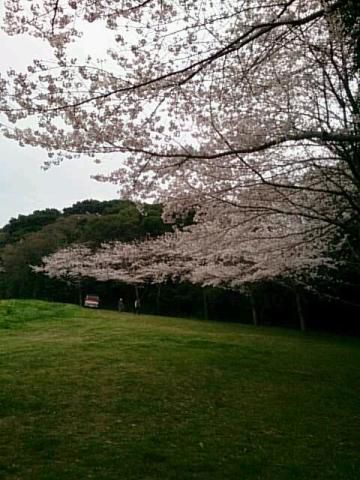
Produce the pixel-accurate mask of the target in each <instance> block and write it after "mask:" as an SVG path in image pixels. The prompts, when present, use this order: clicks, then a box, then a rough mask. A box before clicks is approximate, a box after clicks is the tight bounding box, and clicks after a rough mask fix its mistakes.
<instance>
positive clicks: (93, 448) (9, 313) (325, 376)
mask: <svg viewBox="0 0 360 480" xmlns="http://www.w3.org/2000/svg"><path fill="white" fill-rule="evenodd" d="M359 347H360V342H359V340H358V339H351V338H338V337H333V336H319V335H309V334H308V335H302V334H300V333H297V332H290V331H285V330H280V329H261V328H258V329H255V328H253V327H244V326H240V325H234V324H221V323H209V322H201V321H198V322H196V321H190V320H179V319H172V318H171V319H170V318H160V317H151V316H136V315H132V314H126V313H123V314H117V313H113V312H105V311H101V310H99V311H92V310H86V309H82V308H79V307H75V306H70V305H60V304H49V303H46V302H35V301H34V302H32V301H2V302H0V478H4V479H5V478H6V479H7V480H15V479H16V480H19V479H21V480H23V479H26V480H79V479H88V478H93V479H96V480H118V479H124V480H135V479H144V480H145V479H146V480H155V479H159V480H160V479H161V480H165V479H174V480H175V479H179V480H186V479H192V478H196V479H203V480H205V479H206V480H217V479H234V480H235V479H236V480H239V479H241V480H243V479H244V480H247V479H251V480H253V479H254V480H255V479H261V480H263V479H264V480H266V479H274V480H282V479H294V480H297V479H307V480H309V479H324V480H325V479H326V480H329V479H333V480H335V479H336V480H341V479H344V480H352V479H354V480H355V479H356V480H357V479H358V478H359V474H360V460H359V457H358V448H359V440H360V405H359V393H360V348H359Z"/></svg>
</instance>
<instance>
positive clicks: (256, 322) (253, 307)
mask: <svg viewBox="0 0 360 480" xmlns="http://www.w3.org/2000/svg"><path fill="white" fill-rule="evenodd" d="M249 297H250V304H251V314H252V321H253V324H254V325H255V327H257V326H258V325H259V318H258V314H257V310H256V302H255V297H254V295H253V293H252V292H250V293H249Z"/></svg>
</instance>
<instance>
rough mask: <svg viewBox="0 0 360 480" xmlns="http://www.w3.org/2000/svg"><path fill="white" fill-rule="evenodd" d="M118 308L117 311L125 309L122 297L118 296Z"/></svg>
mask: <svg viewBox="0 0 360 480" xmlns="http://www.w3.org/2000/svg"><path fill="white" fill-rule="evenodd" d="M118 310H119V312H123V311H124V310H125V305H124V300H123V299H122V298H119V302H118Z"/></svg>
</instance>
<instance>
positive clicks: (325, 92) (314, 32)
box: [0, 0, 360, 283]
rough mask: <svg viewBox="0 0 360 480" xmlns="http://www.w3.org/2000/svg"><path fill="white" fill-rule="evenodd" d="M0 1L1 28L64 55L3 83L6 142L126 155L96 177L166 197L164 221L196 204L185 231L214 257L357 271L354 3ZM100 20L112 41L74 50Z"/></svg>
mask: <svg viewBox="0 0 360 480" xmlns="http://www.w3.org/2000/svg"><path fill="white" fill-rule="evenodd" d="M5 5H6V17H5V20H6V30H7V32H8V33H9V34H10V35H16V34H21V33H26V34H30V35H34V36H36V37H38V38H40V39H42V40H44V41H46V42H48V44H49V46H50V47H51V48H52V49H53V52H54V59H55V60H54V62H55V63H52V64H51V65H50V66H49V65H48V63H47V62H46V61H44V60H43V59H38V58H37V59H34V61H33V63H32V64H30V65H29V66H28V68H27V70H26V71H25V72H18V71H15V70H11V71H10V72H8V73H7V74H6V75H2V76H1V78H0V91H1V100H0V110H1V111H2V113H3V114H4V115H5V116H6V117H7V120H8V121H9V122H12V123H13V124H16V125H15V127H14V128H12V129H10V128H8V129H6V130H5V132H4V133H5V134H6V135H7V136H8V137H10V138H13V139H15V140H17V141H18V142H20V143H21V144H28V145H33V146H39V147H41V148H45V149H47V150H48V152H49V163H51V162H53V161H55V162H58V161H61V159H62V158H64V157H73V156H76V155H79V154H87V155H89V156H92V157H95V158H96V159H98V158H99V159H101V158H102V157H103V156H105V155H106V154H114V153H116V154H119V155H120V156H121V160H119V169H118V170H117V171H115V172H112V173H110V174H109V175H108V176H102V177H99V180H108V181H111V182H114V183H117V184H119V188H120V190H121V192H122V193H123V194H124V195H130V196H132V198H135V199H146V198H154V197H155V198H157V199H158V200H160V201H162V202H163V203H164V205H165V212H164V216H165V218H166V219H167V220H169V221H171V220H174V219H175V218H177V217H179V216H182V215H186V214H187V213H188V212H190V211H191V212H192V213H193V214H194V217H193V218H194V224H193V225H191V226H189V227H187V228H185V229H184V231H183V234H184V237H183V241H182V240H181V238H180V237H179V236H178V237H177V240H178V242H179V243H180V244H183V245H184V252H183V253H184V255H194V254H195V253H196V252H197V251H200V250H202V251H203V252H208V253H209V255H207V253H206V254H204V262H205V263H206V261H208V262H210V260H209V259H211V258H213V257H214V254H215V253H216V252H217V251H218V250H219V249H220V250H222V251H226V252H227V258H228V259H231V258H232V259H233V262H234V263H236V262H237V259H242V261H245V262H248V263H249V262H251V264H252V265H255V267H254V268H255V270H256V271H257V272H258V275H257V277H256V278H257V279H259V278H260V277H261V275H260V273H261V272H264V278H265V276H266V278H268V277H269V276H273V277H275V276H277V275H278V274H279V268H278V266H279V265H285V266H286V268H285V270H284V272H285V273H291V274H292V272H295V271H299V270H300V271H303V269H304V268H308V267H309V268H311V269H314V268H315V269H319V268H320V269H321V268H323V267H325V266H329V262H330V260H331V261H332V262H333V266H336V265H339V264H341V263H342V262H343V261H344V258H345V259H346V260H348V264H349V265H351V266H353V267H354V268H355V270H356V269H357V270H358V267H359V249H358V245H359V240H360V238H359V235H360V233H359V232H360V228H359V213H360V202H359V193H360V191H359V186H360V162H359V145H360V143H359V142H360V130H359V128H360V127H359V120H360V115H359V113H360V112H359V108H360V105H359V69H358V66H359V61H358V59H359V56H358V55H359V42H358V35H357V34H358V31H359V7H357V6H356V5H355V2H352V1H350V0H286V1H281V2H273V1H272V0H241V1H233V2H222V1H214V0H205V1H202V2H198V1H195V0H190V1H189V0H186V1H185V0H171V1H168V0H147V1H142V2H141V1H139V0H128V1H126V2H114V1H110V0H100V1H97V2H92V3H90V2H87V1H85V0H78V1H74V0H63V1H61V0H56V1H53V0H45V1H42V2H38V1H33V2H31V7H30V6H23V4H22V2H20V1H19V0H7V1H6V2H5ZM95 25H97V26H99V28H100V27H102V28H103V29H105V30H107V32H108V34H109V35H108V37H109V38H111V41H110V40H109V45H107V47H108V48H106V49H104V55H103V57H102V58H94V57H93V56H92V55H91V52H89V55H88V56H87V57H86V58H84V57H83V56H81V55H80V54H78V53H77V50H76V45H77V42H78V41H79V38H80V37H81V35H84V36H85V37H86V35H89V32H90V34H91V29H92V28H93V27H94V26H95ZM105 50H106V52H105ZM180 234H181V232H178V234H177V235H180ZM189 236H191V241H187V238H188V237H189ZM210 240H211V241H212V245H210ZM185 248H191V249H192V250H191V251H185ZM344 248H346V251H347V252H348V255H347V256H345V257H344V256H342V257H341V252H342V251H343V249H344ZM249 257H250V259H249ZM339 258H341V261H339ZM279 259H280V260H281V261H280V260H279ZM227 261H229V262H230V261H231V260H227ZM210 263H211V262H210ZM210 263H209V264H210ZM264 264H265V265H266V268H264ZM227 271H229V270H227ZM329 271H331V270H329ZM284 272H280V273H284ZM247 274H248V272H247ZM234 275H236V277H234V278H233V281H235V282H238V283H241V281H242V277H241V275H240V272H239V270H236V269H235V270H234ZM246 278H247V277H246V276H245V277H244V281H245V280H246Z"/></svg>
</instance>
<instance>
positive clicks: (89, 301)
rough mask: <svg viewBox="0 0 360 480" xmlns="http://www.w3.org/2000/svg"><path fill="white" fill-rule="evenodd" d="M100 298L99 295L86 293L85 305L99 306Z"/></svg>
mask: <svg viewBox="0 0 360 480" xmlns="http://www.w3.org/2000/svg"><path fill="white" fill-rule="evenodd" d="M99 303H100V298H99V297H98V296H97V295H86V297H85V301H84V307H89V308H99Z"/></svg>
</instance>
